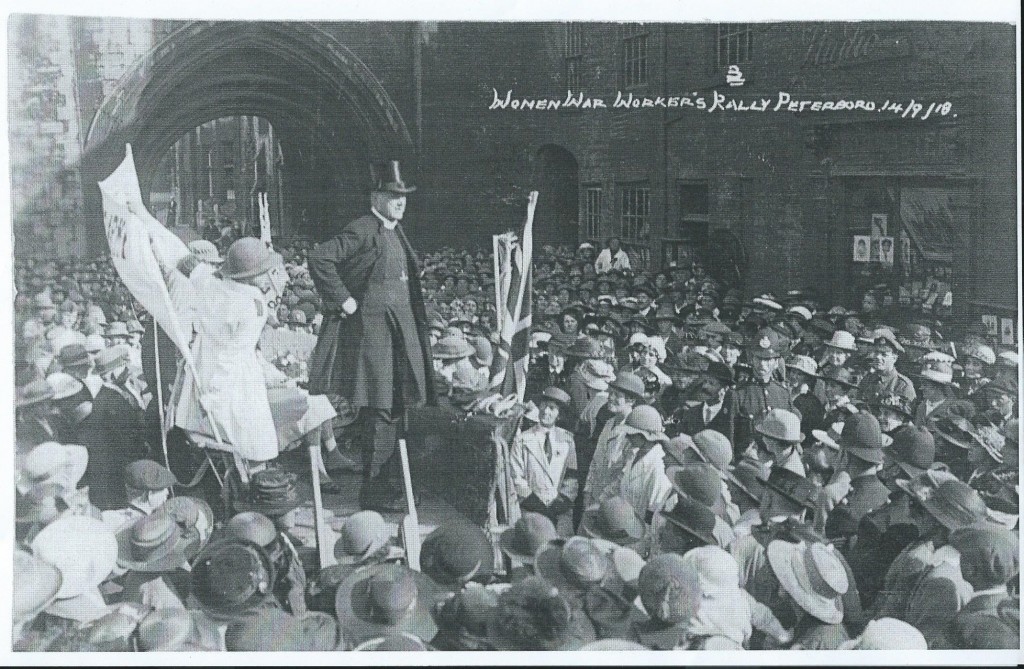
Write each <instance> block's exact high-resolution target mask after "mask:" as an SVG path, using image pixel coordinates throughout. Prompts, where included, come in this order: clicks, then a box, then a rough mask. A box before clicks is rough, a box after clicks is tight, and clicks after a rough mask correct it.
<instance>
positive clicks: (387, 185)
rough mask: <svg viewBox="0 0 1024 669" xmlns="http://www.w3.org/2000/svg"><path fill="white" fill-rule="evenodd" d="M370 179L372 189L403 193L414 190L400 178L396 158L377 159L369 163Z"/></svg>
mask: <svg viewBox="0 0 1024 669" xmlns="http://www.w3.org/2000/svg"><path fill="white" fill-rule="evenodd" d="M370 179H371V180H372V181H373V190H375V191H383V192H387V193H398V194H401V195H404V194H406V193H412V192H414V191H415V190H416V186H410V185H408V184H406V183H405V181H403V180H402V173H401V171H400V170H399V166H398V161H397V160H388V161H379V162H376V163H373V164H371V165H370Z"/></svg>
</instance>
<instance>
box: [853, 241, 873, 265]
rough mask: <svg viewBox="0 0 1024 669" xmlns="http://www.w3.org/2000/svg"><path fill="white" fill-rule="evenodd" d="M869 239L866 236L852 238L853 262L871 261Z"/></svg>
mask: <svg viewBox="0 0 1024 669" xmlns="http://www.w3.org/2000/svg"><path fill="white" fill-rule="evenodd" d="M870 244H871V238H870V237H869V236H868V235H854V236H853V262H870V261H871V248H870Z"/></svg>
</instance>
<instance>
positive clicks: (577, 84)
mask: <svg viewBox="0 0 1024 669" xmlns="http://www.w3.org/2000/svg"><path fill="white" fill-rule="evenodd" d="M582 66H583V26H582V24H579V23H567V24H565V85H566V88H568V89H569V90H571V91H572V92H573V93H576V92H578V91H579V90H580V89H581V88H582V87H583V78H582V71H581V69H582Z"/></svg>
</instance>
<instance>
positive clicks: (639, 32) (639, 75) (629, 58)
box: [622, 23, 648, 88]
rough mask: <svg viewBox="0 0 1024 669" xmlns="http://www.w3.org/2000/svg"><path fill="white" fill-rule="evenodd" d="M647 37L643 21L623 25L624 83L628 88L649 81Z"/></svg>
mask: <svg viewBox="0 0 1024 669" xmlns="http://www.w3.org/2000/svg"><path fill="white" fill-rule="evenodd" d="M647 37H648V33H647V28H646V26H645V25H644V24H642V23H632V24H627V25H625V26H623V38H622V84H623V86H625V87H626V88H629V87H630V86H639V85H642V84H646V83H647Z"/></svg>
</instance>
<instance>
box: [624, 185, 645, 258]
mask: <svg viewBox="0 0 1024 669" xmlns="http://www.w3.org/2000/svg"><path fill="white" fill-rule="evenodd" d="M650 217H651V189H650V188H648V187H647V185H635V184H628V185H625V186H623V188H622V207H621V209H620V218H619V221H620V229H619V234H620V235H621V236H622V239H623V241H626V242H633V243H635V244H644V245H646V244H647V243H648V241H649V240H650Z"/></svg>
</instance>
